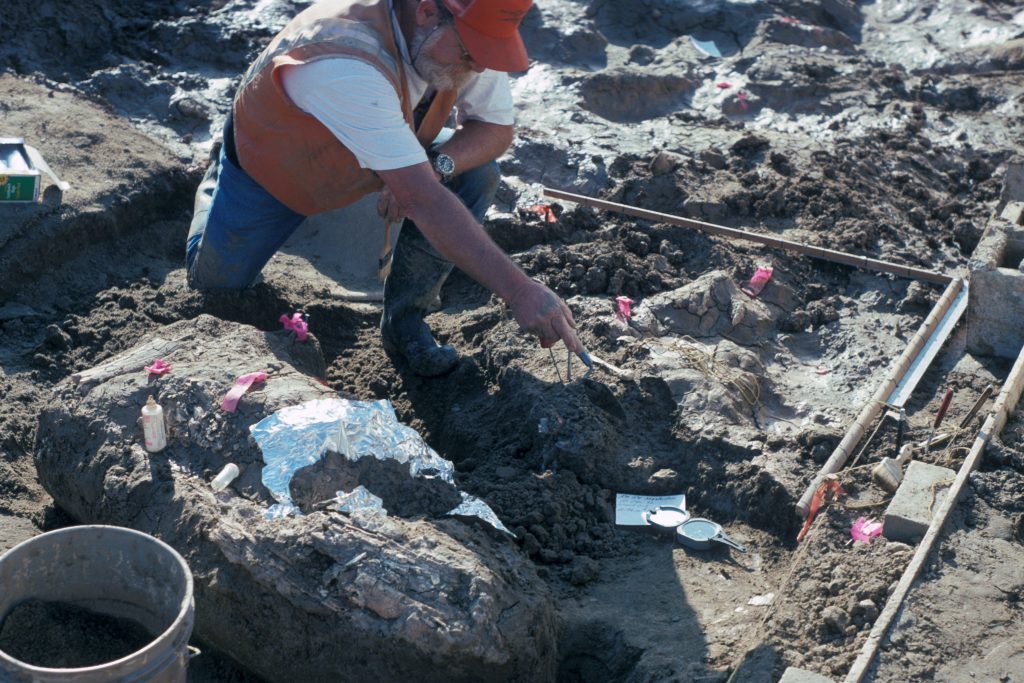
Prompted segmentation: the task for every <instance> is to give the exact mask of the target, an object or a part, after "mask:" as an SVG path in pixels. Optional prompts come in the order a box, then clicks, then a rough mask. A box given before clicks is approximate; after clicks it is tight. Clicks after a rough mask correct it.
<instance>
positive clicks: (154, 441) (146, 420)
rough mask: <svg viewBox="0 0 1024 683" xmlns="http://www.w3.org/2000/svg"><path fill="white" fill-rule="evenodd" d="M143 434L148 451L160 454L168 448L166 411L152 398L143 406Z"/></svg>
mask: <svg viewBox="0 0 1024 683" xmlns="http://www.w3.org/2000/svg"><path fill="white" fill-rule="evenodd" d="M142 433H143V435H144V436H145V445H146V450H147V451H149V452H150V453H159V452H160V451H162V450H163V449H164V448H166V447H167V429H166V427H165V425H164V409H163V408H161V407H160V406H159V405H158V404H157V402H156V401H154V400H153V397H152V396H150V397H149V400H148V401H146V405H144V406H142Z"/></svg>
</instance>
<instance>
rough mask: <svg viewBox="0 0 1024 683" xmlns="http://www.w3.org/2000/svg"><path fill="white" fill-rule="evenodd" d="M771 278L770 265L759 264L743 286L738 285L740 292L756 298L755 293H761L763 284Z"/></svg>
mask: <svg viewBox="0 0 1024 683" xmlns="http://www.w3.org/2000/svg"><path fill="white" fill-rule="evenodd" d="M771 279H772V267H771V266H761V267H759V268H758V269H757V272H756V273H754V277H752V278H750V282H748V283H747V285H746V286H745V287H740V289H741V290H742V292H743V293H744V294H746V295H747V296H749V297H750V298H751V299H754V298H757V295H758V294H760V293H761V290H763V289H764V286H765V285H767V284H768V281H769V280H771Z"/></svg>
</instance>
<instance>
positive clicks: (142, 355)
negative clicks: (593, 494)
mask: <svg viewBox="0 0 1024 683" xmlns="http://www.w3.org/2000/svg"><path fill="white" fill-rule="evenodd" d="M156 358H163V359H165V360H167V361H168V362H169V363H171V365H172V366H173V370H172V372H171V373H170V374H168V375H165V376H163V377H161V378H160V379H158V380H154V381H150V380H148V379H147V373H146V372H145V371H144V370H143V366H144V365H146V364H149V363H151V362H152V361H153V360H155V359H156ZM297 367H303V368H305V369H307V370H311V371H314V372H315V371H318V370H319V371H322V369H323V360H322V357H321V356H320V354H319V350H318V348H317V347H316V343H315V340H312V341H311V342H309V343H303V344H300V343H296V342H294V341H292V340H291V339H290V338H289V337H285V336H282V334H281V333H262V332H259V331H257V330H255V329H254V328H251V327H246V326H242V325H237V324H233V323H226V322H223V321H220V320H217V319H215V318H212V317H209V316H201V317H199V318H197V319H195V320H190V321H183V322H179V323H175V324H173V325H170V326H168V327H165V328H163V329H161V330H159V331H157V332H156V333H154V334H153V335H151V336H150V337H148V338H147V340H146V341H144V342H143V343H142V344H140V345H139V346H137V347H135V348H134V349H132V350H130V351H128V352H126V353H125V354H122V355H121V356H118V357H116V358H114V359H111V360H110V361H108V362H106V363H104V364H103V365H101V366H99V367H97V368H94V369H92V370H89V371H87V372H84V373H79V374H78V375H76V376H74V377H73V378H71V379H70V380H68V381H66V382H65V383H64V384H62V385H61V386H60V387H59V389H58V391H57V392H56V394H55V396H54V399H53V401H52V403H51V404H50V406H49V407H48V408H47V409H46V410H45V411H44V413H43V414H42V416H41V418H40V424H39V431H38V436H37V444H36V465H37V468H38V470H39V477H40V480H41V481H42V483H43V485H44V486H45V487H46V489H47V490H48V491H49V492H50V494H51V495H52V496H53V498H54V500H55V501H57V503H58V504H59V505H60V506H61V507H62V508H64V509H65V510H67V511H68V512H69V513H70V514H71V515H73V516H74V517H75V518H76V519H78V520H79V521H81V522H83V523H100V524H116V525H121V526H126V527H131V528H134V529H138V530H140V531H144V532H147V533H150V534H153V535H155V536H156V537H158V538H160V539H162V540H164V541H166V542H167V543H169V544H170V545H172V546H173V547H174V548H175V549H177V550H178V552H180V553H181V554H182V555H183V556H184V557H185V559H186V560H187V561H188V563H189V566H190V567H191V569H192V571H193V573H194V575H195V580H196V593H195V595H196V633H197V634H198V635H199V636H200V638H202V639H203V640H204V641H206V642H207V643H209V644H210V645H212V646H214V647H216V648H217V649H219V650H223V651H224V652H226V653H227V654H229V655H231V656H232V657H234V658H235V659H237V660H238V661H239V662H242V663H243V664H244V665H245V666H246V667H247V668H249V669H252V670H253V671H254V672H256V673H257V674H259V675H261V676H263V677H265V678H266V679H267V680H270V681H289V682H291V681H327V680H331V681H365V680H383V681H387V680H413V679H415V680H420V681H444V682H446V683H448V682H452V681H481V680H487V681H527V680H528V681H544V680H550V679H552V678H553V675H554V657H555V647H554V637H555V636H554V625H553V616H552V610H551V602H550V597H549V595H548V593H547V591H546V588H545V587H544V586H543V584H542V583H541V582H540V581H539V579H538V578H537V577H536V575H535V574H534V572H533V570H532V568H531V566H530V565H529V564H528V563H527V562H526V561H525V560H524V559H523V557H522V556H521V555H520V554H519V552H518V551H517V550H516V549H515V548H514V547H513V546H512V545H511V544H510V543H508V542H507V541H506V540H503V539H501V538H499V537H498V536H497V535H496V534H495V535H492V534H489V533H488V532H487V531H485V530H484V529H483V528H478V527H475V526H470V525H467V524H466V523H465V522H463V521H459V520H456V519H452V518H438V519H423V518H420V519H401V518H397V517H395V516H392V515H389V516H386V517H385V516H380V515H373V514H365V515H364V514H353V515H351V516H344V515H342V514H340V513H338V512H330V511H321V512H311V513H310V514H308V515H306V516H303V517H297V518H286V519H266V518H265V516H264V511H265V509H266V508H267V506H268V504H269V503H272V502H273V500H272V498H271V497H270V495H269V491H268V490H267V489H266V488H265V487H264V486H263V484H262V483H261V478H260V470H261V467H262V459H261V453H260V450H259V448H258V447H257V446H256V444H255V442H254V441H253V439H252V438H251V436H250V434H249V427H250V426H251V425H253V424H255V423H256V422H258V421H259V420H260V419H262V418H263V417H266V416H267V415H269V414H271V413H273V412H275V411H277V410H279V409H281V408H284V407H286V406H289V405H295V404H297V403H301V402H305V401H309V400H312V399H318V398H324V397H328V396H333V395H335V394H334V392H333V391H331V390H330V389H329V388H328V387H327V386H325V385H323V384H320V383H319V382H318V381H316V380H314V379H313V378H311V377H310V376H308V375H306V374H304V373H303V372H300V371H299V370H298V369H297ZM255 370H266V371H267V372H268V373H269V378H268V380H267V382H266V383H265V384H264V385H262V386H261V385H257V386H256V387H255V389H253V390H250V391H249V393H247V394H245V396H244V397H243V398H242V400H241V402H240V404H239V407H238V410H237V411H236V412H234V413H226V412H224V411H223V410H221V409H220V407H219V405H220V401H221V398H222V397H223V395H224V394H225V392H226V391H227V390H228V388H229V387H230V386H231V384H232V383H233V382H234V380H235V379H236V378H237V377H238V376H240V375H242V374H245V373H248V372H252V371H255ZM150 394H152V395H154V396H156V398H157V399H158V400H159V402H160V403H161V404H162V405H163V407H164V410H165V412H166V414H167V417H168V429H169V444H168V447H167V448H166V449H165V450H164V451H162V452H160V453H157V454H149V453H147V452H146V451H145V450H144V449H143V447H142V439H141V436H142V434H141V428H140V427H139V426H138V424H137V419H138V416H139V410H140V408H141V407H142V405H143V404H144V403H145V401H146V398H147V396H148V395H150ZM226 462H234V463H236V464H238V465H239V467H240V468H241V469H242V474H241V476H240V477H239V478H238V479H237V480H236V481H235V483H234V484H233V485H232V486H231V487H229V489H228V490H227V491H225V492H222V493H220V494H215V493H214V492H213V491H212V490H211V488H210V486H209V484H208V483H207V482H208V480H209V479H210V478H211V477H212V475H213V474H215V473H216V472H217V471H219V470H220V469H221V467H222V466H223V465H224V464H225V463H226Z"/></svg>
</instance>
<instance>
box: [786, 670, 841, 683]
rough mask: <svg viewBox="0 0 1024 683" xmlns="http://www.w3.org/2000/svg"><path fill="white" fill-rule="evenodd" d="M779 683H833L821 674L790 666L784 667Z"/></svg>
mask: <svg viewBox="0 0 1024 683" xmlns="http://www.w3.org/2000/svg"><path fill="white" fill-rule="evenodd" d="M779 683H833V681H832V679H831V678H827V677H825V676H822V675H821V674H816V673H814V672H812V671H805V670H804V669H798V668H796V667H795V666H790V667H786V671H785V673H783V674H782V678H780V679H779Z"/></svg>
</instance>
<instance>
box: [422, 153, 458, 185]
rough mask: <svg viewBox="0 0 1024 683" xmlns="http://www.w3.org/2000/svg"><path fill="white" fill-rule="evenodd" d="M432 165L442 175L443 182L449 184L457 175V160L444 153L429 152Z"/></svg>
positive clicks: (428, 155)
mask: <svg viewBox="0 0 1024 683" xmlns="http://www.w3.org/2000/svg"><path fill="white" fill-rule="evenodd" d="M427 157H428V158H429V159H430V165H431V166H432V167H433V169H434V170H435V171H437V172H438V173H439V174H441V182H444V183H447V182H448V181H449V180H451V179H452V176H454V175H455V160H454V159H452V158H451V157H450V156H448V155H447V154H444V153H443V152H435V151H428V152H427Z"/></svg>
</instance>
